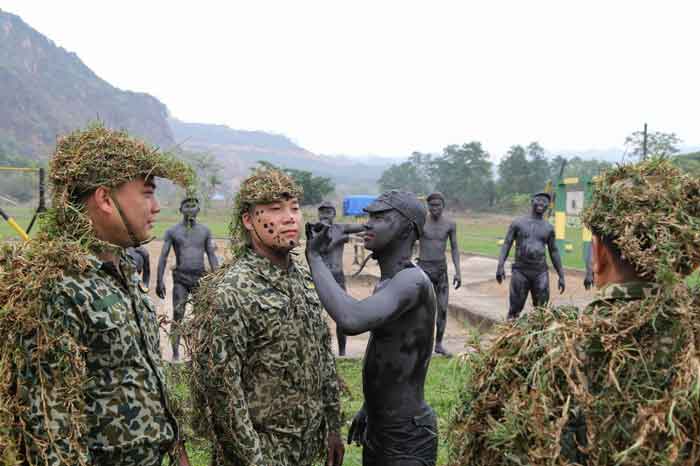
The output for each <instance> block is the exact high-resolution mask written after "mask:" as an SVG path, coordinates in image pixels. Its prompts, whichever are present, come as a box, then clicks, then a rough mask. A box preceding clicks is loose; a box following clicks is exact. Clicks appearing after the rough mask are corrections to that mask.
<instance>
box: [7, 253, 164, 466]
mask: <svg viewBox="0 0 700 466" xmlns="http://www.w3.org/2000/svg"><path fill="white" fill-rule="evenodd" d="M127 257H128V256H127V255H126V254H125V253H124V252H122V254H121V255H120V258H119V264H120V265H119V267H120V269H121V270H122V272H123V275H122V274H120V273H119V272H118V271H117V269H116V268H115V267H114V265H113V264H112V263H111V262H102V261H101V260H99V259H98V258H97V257H95V256H89V257H88V258H87V260H88V264H89V267H88V269H87V271H86V272H85V273H83V274H81V275H80V276H65V277H64V279H63V280H62V281H61V282H60V283H58V284H57V285H56V287H55V288H54V290H53V291H52V293H51V295H50V299H49V300H48V302H47V303H46V306H45V311H44V312H45V315H44V316H43V317H44V318H45V319H48V320H49V321H50V322H55V323H56V326H57V327H60V328H61V329H63V330H66V329H67V331H68V333H69V334H70V335H72V336H73V337H74V338H75V340H76V341H77V342H79V344H80V345H81V346H82V347H84V349H85V351H84V353H83V354H82V355H81V356H82V357H81V359H82V361H83V362H84V364H85V371H86V376H87V377H86V379H87V384H86V386H84V387H79V389H80V390H82V391H83V395H84V401H85V405H84V414H85V417H84V422H85V425H86V429H85V432H84V436H83V438H81V439H77V440H78V442H79V444H80V445H82V446H84V447H85V448H84V452H85V451H87V454H88V455H89V457H88V458H85V457H84V456H83V457H82V461H84V462H86V463H88V464H100V465H102V464H144V465H146V464H156V463H158V464H159V461H158V458H160V457H162V454H163V453H164V452H165V451H166V450H167V449H169V448H170V447H171V445H172V444H173V442H174V440H175V438H176V437H177V424H176V422H175V419H174V418H173V416H172V414H171V413H170V410H169V409H168V406H167V395H166V392H165V385H164V380H165V378H164V373H163V367H162V366H163V364H162V361H161V356H160V340H159V332H158V330H159V326H158V321H157V320H156V313H155V308H154V307H153V304H152V303H151V302H150V299H149V298H148V296H147V295H146V294H145V293H143V292H142V291H141V290H140V287H139V284H140V279H139V277H138V275H137V274H136V273H135V268H134V267H133V263H132V262H131V259H129V258H127ZM124 277H128V278H126V279H125V278H124ZM22 344H23V346H24V347H25V348H26V349H27V354H28V355H30V354H31V353H32V351H33V350H34V349H36V346H37V342H36V341H35V339H34V337H32V336H30V337H28V338H24V339H23V340H22ZM48 355H49V357H48V358H47V359H46V358H45V359H44V360H43V361H42V362H41V369H38V368H37V367H36V365H34V366H33V365H31V364H28V365H27V367H28V369H27V370H26V371H25V373H23V374H20V379H19V384H18V385H19V387H18V394H19V396H20V397H21V399H23V400H24V404H25V405H26V406H28V408H29V409H28V412H27V413H26V414H25V419H24V421H25V422H26V424H27V431H28V432H31V434H32V435H34V436H35V437H37V438H38V439H42V440H46V441H48V451H42V452H37V451H33V450H36V448H33V447H32V446H33V445H36V444H39V443H40V442H34V441H32V440H31V439H29V438H27V439H26V440H25V444H26V445H27V446H28V450H29V454H30V459H33V460H34V461H31V460H30V462H31V463H32V464H35V463H37V464H38V463H40V464H42V465H43V464H44V463H43V462H39V461H36V459H37V456H38V455H40V454H45V455H46V457H47V458H48V459H49V461H50V463H49V464H50V465H59V464H78V459H77V458H76V455H78V454H80V453H79V452H76V451H75V450H74V449H71V448H69V442H68V440H67V439H65V438H64V436H63V435H62V432H64V429H63V428H62V426H64V425H66V424H67V423H69V422H76V419H69V416H70V415H69V414H68V413H67V412H66V410H65V409H64V406H63V405H62V403H61V394H60V393H54V390H52V386H53V383H52V382H51V378H52V377H54V376H55V374H56V373H57V372H58V368H59V367H60V364H63V363H65V357H63V356H62V355H61V347H60V342H59V344H57V345H56V348H54V349H53V350H52V351H50V352H49V353H48ZM42 404H43V405H42Z"/></svg>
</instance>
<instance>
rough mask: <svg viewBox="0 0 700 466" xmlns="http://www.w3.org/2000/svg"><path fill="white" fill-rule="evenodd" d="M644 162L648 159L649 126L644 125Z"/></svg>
mask: <svg viewBox="0 0 700 466" xmlns="http://www.w3.org/2000/svg"><path fill="white" fill-rule="evenodd" d="M642 148H643V149H642V160H646V158H647V124H646V123H644V144H643V146H642Z"/></svg>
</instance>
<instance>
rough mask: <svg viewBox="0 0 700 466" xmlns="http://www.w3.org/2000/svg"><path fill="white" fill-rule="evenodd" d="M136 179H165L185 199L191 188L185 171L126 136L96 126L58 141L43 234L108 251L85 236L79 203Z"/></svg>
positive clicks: (169, 158)
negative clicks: (94, 193) (183, 192)
mask: <svg viewBox="0 0 700 466" xmlns="http://www.w3.org/2000/svg"><path fill="white" fill-rule="evenodd" d="M141 176H142V177H160V178H167V179H169V180H171V181H173V182H175V183H176V184H178V185H180V186H181V187H182V188H184V189H186V190H187V192H188V194H189V193H190V192H193V190H194V186H196V177H195V173H194V171H193V170H192V168H191V167H190V166H189V165H187V164H186V163H185V162H183V161H181V160H178V159H177V158H175V157H174V156H172V155H171V154H168V153H163V152H160V151H159V150H158V149H156V148H154V147H151V146H149V145H148V144H146V143H145V142H142V141H139V140H137V139H134V138H132V137H131V136H129V134H127V133H126V132H125V131H117V130H111V129H108V128H106V127H104V126H103V125H102V124H100V123H95V124H92V125H91V126H89V127H88V128H87V129H84V130H78V131H74V132H73V133H70V134H68V135H67V136H64V137H61V138H60V139H59V140H58V143H57V145H56V150H55V152H54V154H53V157H52V158H51V160H50V162H49V183H50V185H51V188H52V195H51V200H52V201H51V209H49V212H48V213H47V215H45V222H44V230H45V231H46V232H47V234H49V235H52V236H62V237H70V238H74V239H77V238H82V240H83V241H88V240H91V242H93V243H94V244H93V245H92V247H93V248H95V249H102V248H105V247H109V246H108V245H106V244H104V243H101V242H99V241H96V239H95V238H93V237H92V235H90V234H89V232H90V231H91V230H92V227H91V226H90V224H89V220H88V219H87V216H86V214H85V205H84V203H83V202H82V200H83V198H84V197H85V196H86V195H87V194H90V193H91V192H92V191H94V190H95V189H97V188H98V187H100V186H103V187H108V188H116V187H118V186H120V185H122V184H124V183H127V182H129V181H132V180H134V179H136V178H138V177H141Z"/></svg>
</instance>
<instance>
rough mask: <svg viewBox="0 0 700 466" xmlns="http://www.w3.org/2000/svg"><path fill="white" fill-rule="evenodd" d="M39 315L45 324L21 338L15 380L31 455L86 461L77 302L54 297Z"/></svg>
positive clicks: (42, 460) (43, 461) (37, 460)
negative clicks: (21, 362)
mask: <svg viewBox="0 0 700 466" xmlns="http://www.w3.org/2000/svg"><path fill="white" fill-rule="evenodd" d="M41 317H42V319H41V322H42V325H40V326H39V327H38V328H37V329H36V330H35V331H34V332H33V333H32V334H31V335H30V336H28V337H26V338H22V340H21V347H22V349H23V351H24V357H25V366H24V367H23V368H22V369H21V370H20V372H19V374H18V384H17V385H18V395H19V398H20V400H21V402H22V404H23V405H24V406H26V408H27V409H26V411H25V412H23V413H22V414H21V417H22V420H23V421H24V423H25V425H26V427H25V431H24V443H25V446H26V454H27V460H28V463H29V464H31V465H39V464H40V465H42V466H43V465H47V466H59V465H71V466H75V465H87V464H89V461H88V447H87V441H86V439H85V438H84V436H83V433H82V432H81V430H83V429H81V423H82V424H84V418H83V414H84V395H83V392H82V390H81V389H80V387H82V385H83V383H84V382H85V379H84V377H85V372H84V368H85V361H84V357H83V356H82V351H81V349H80V348H79V346H80V344H79V342H80V336H81V335H82V334H83V332H84V326H83V323H82V320H81V319H80V317H79V312H78V310H77V308H76V306H75V304H74V303H73V302H72V301H71V300H70V299H68V298H67V297H65V296H63V295H59V296H57V297H55V298H53V299H50V300H49V303H48V305H47V306H46V307H45V309H44V311H43V312H42V316H41ZM76 387H78V389H76ZM81 421H82V422H81ZM83 427H84V426H83Z"/></svg>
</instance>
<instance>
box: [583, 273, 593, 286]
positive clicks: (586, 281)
mask: <svg viewBox="0 0 700 466" xmlns="http://www.w3.org/2000/svg"><path fill="white" fill-rule="evenodd" d="M583 286H584V288H586V289H587V290H590V289H591V286H593V274H592V273H587V274H586V277H585V278H584V279H583Z"/></svg>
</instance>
